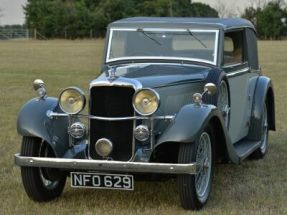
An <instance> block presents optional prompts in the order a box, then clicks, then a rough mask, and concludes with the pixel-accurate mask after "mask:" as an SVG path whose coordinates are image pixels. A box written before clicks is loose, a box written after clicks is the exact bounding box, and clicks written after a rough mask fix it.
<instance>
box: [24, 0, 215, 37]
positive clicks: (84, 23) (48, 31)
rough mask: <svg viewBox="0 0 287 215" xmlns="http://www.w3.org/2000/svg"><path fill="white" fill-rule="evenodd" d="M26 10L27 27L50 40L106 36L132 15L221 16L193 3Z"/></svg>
mask: <svg viewBox="0 0 287 215" xmlns="http://www.w3.org/2000/svg"><path fill="white" fill-rule="evenodd" d="M24 11H25V15H26V24H27V26H28V27H29V28H30V29H37V31H38V32H39V33H40V34H41V35H43V36H44V37H48V38H53V37H65V38H83V37H87V36H89V35H90V34H91V32H96V36H104V34H105V32H106V26H107V25H108V24H109V23H111V22H113V21H115V20H118V19H122V18H126V17H132V16H161V17H163V16H183V17H185V16H200V17H218V13H217V11H216V10H215V9H213V8H211V7H210V6H209V5H206V4H201V3H192V4H191V3H190V0H181V1H176V0H143V1H138V0H28V1H27V4H26V6H25V7H24Z"/></svg>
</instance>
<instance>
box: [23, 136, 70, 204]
mask: <svg viewBox="0 0 287 215" xmlns="http://www.w3.org/2000/svg"><path fill="white" fill-rule="evenodd" d="M21 155H22V156H33V157H53V152H52V150H51V148H50V147H49V145H48V144H47V143H46V142H43V141H42V140H41V139H39V138H34V137H23V140H22V148H21ZM21 176H22V182H23V185H24V188H25V191H26V193H27V195H28V196H29V198H30V199H32V200H34V201H37V202H43V201H50V200H53V199H55V198H56V197H58V196H60V195H61V193H62V192H63V189H64V186H65V182H66V176H65V175H63V174H62V173H61V172H60V171H59V170H56V169H49V168H39V167H21Z"/></svg>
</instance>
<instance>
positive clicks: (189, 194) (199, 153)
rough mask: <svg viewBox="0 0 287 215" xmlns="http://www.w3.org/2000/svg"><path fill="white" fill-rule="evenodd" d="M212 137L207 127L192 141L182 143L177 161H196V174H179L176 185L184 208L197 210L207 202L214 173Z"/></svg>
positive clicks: (210, 130)
mask: <svg viewBox="0 0 287 215" xmlns="http://www.w3.org/2000/svg"><path fill="white" fill-rule="evenodd" d="M214 158H215V150H214V137H213V132H212V129H211V127H209V126H208V127H207V128H206V129H205V130H204V131H203V132H202V133H201V134H200V135H199V137H198V139H197V140H196V141H195V142H194V143H182V144H181V145H180V148H179V153H178V163H192V162H196V163H198V164H199V165H198V167H197V174H196V175H179V176H178V177H177V186H178V192H179V196H180V201H181V205H182V207H183V208H184V209H192V210H199V209H201V208H202V207H203V206H204V205H205V204H206V202H207V200H208V197H209V194H210V191H211V186H212V180H213V174H214V161H215V159H214Z"/></svg>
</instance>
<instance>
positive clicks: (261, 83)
mask: <svg viewBox="0 0 287 215" xmlns="http://www.w3.org/2000/svg"><path fill="white" fill-rule="evenodd" d="M269 90H271V91H270V92H272V94H270V95H268V91H269ZM265 101H266V103H267V109H269V111H270V112H269V113H268V116H269V117H270V119H269V122H268V123H269V129H270V130H275V112H274V93H273V85H272V82H271V80H270V78H268V77H266V76H260V77H259V78H258V80H257V83H256V89H255V93H254V99H253V106H252V114H251V126H250V130H249V133H248V139H250V140H260V138H261V132H262V129H261V127H262V113H263V109H264V105H265Z"/></svg>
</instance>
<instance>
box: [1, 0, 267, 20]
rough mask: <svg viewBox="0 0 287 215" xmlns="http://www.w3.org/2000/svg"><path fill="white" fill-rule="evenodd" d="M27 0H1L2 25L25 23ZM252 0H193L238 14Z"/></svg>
mask: <svg viewBox="0 0 287 215" xmlns="http://www.w3.org/2000/svg"><path fill="white" fill-rule="evenodd" d="M26 1H27V0H0V9H1V12H0V15H1V17H0V25H11V24H24V21H25V20H24V19H25V15H24V13H23V8H22V6H23V5H25V3H26ZM252 1H258V0H193V2H202V3H205V4H209V5H211V6H212V7H214V8H216V9H218V5H219V4H218V2H221V5H225V6H226V8H227V11H228V12H229V13H231V14H238V13H239V11H243V9H244V8H245V7H247V6H250V2H252ZM263 1H264V0H263Z"/></svg>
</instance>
